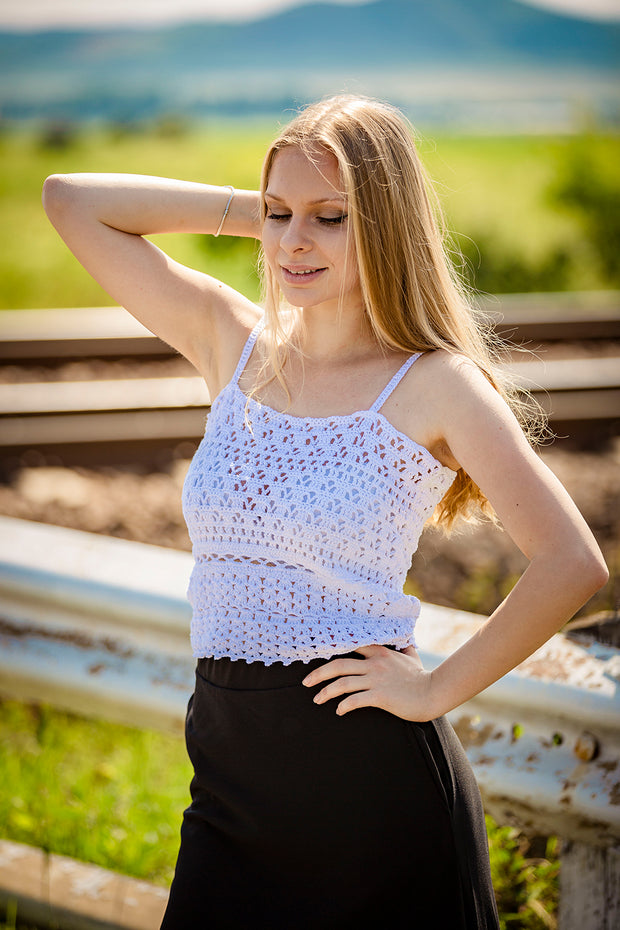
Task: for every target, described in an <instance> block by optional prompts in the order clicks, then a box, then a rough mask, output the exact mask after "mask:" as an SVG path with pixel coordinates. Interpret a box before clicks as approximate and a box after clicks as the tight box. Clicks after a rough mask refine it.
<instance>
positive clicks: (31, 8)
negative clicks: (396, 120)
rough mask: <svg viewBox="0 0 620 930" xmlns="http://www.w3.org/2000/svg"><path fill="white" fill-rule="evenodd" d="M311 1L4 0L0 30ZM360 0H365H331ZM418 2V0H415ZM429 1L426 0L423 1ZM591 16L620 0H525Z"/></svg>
mask: <svg viewBox="0 0 620 930" xmlns="http://www.w3.org/2000/svg"><path fill="white" fill-rule="evenodd" d="M303 2H306V3H307V2H309V0H224V2H222V0H0V29H45V28H54V27H63V26H70V27H71V26H87V27H96V26H116V25H149V24H157V23H167V22H179V21H187V20H195V19H212V20H226V21H232V20H243V19H257V18H260V17H261V16H265V15H267V14H269V13H274V12H276V11H279V10H283V9H286V8H290V7H293V6H299V5H300V4H301V3H303ZM331 2H335V3H348V4H351V3H356V2H357V3H358V2H360V0H331ZM412 2H413V0H412ZM423 2H426V0H423ZM523 2H526V3H529V5H530V6H538V7H543V8H546V9H551V10H555V11H559V12H562V11H563V12H568V13H572V14H577V15H580V16H582V17H584V18H586V19H601V18H604V19H615V20H620V0H523Z"/></svg>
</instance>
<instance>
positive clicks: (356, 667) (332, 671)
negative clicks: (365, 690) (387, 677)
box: [302, 659, 365, 688]
mask: <svg viewBox="0 0 620 930" xmlns="http://www.w3.org/2000/svg"><path fill="white" fill-rule="evenodd" d="M364 671H365V669H364V662H361V661H360V660H359V659H332V661H331V662H326V663H325V664H324V665H320V666H319V667H318V668H315V669H313V670H312V671H311V672H310V674H309V675H306V677H305V678H304V679H303V681H302V685H305V686H306V687H307V688H309V687H311V686H312V685H320V684H321V682H323V681H329V679H330V678H337V677H338V676H339V675H363V674H364Z"/></svg>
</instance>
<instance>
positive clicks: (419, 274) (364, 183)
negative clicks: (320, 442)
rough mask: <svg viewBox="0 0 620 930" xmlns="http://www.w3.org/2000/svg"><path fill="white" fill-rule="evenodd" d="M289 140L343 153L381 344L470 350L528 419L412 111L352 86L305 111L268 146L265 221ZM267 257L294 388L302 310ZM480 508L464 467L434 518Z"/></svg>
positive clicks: (313, 150) (281, 356) (371, 318)
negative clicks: (451, 237) (460, 254)
mask: <svg viewBox="0 0 620 930" xmlns="http://www.w3.org/2000/svg"><path fill="white" fill-rule="evenodd" d="M288 146H296V147H298V148H300V149H301V150H302V151H304V153H305V154H306V155H307V156H308V157H309V158H312V157H316V155H317V151H318V152H320V151H321V150H327V151H328V152H331V153H332V154H333V155H334V156H335V158H336V160H337V162H338V165H339V169H340V177H341V181H342V187H343V193H344V195H345V197H346V199H347V203H348V215H349V234H352V235H353V239H354V246H355V253H356V255H357V261H358V264H359V276H360V283H361V288H362V295H363V299H364V308H365V313H366V316H367V321H368V324H369V325H370V328H371V330H372V332H373V334H374V336H375V337H376V339H377V342H378V344H379V345H380V346H383V347H389V348H390V349H397V350H401V351H404V352H407V353H414V352H426V351H432V350H434V349H444V350H446V351H448V352H453V353H462V354H463V355H465V356H467V357H468V358H469V359H471V361H473V362H474V363H475V364H476V365H477V366H478V368H479V369H480V370H481V371H482V372H483V373H484V375H485V376H486V377H487V379H488V380H489V381H490V383H491V384H492V385H493V386H494V387H495V388H496V390H497V391H498V392H499V393H500V394H501V395H502V396H503V397H504V398H505V399H506V400H507V402H508V403H509V404H510V406H511V407H512V408H513V410H515V412H516V413H517V414H518V415H519V417H520V419H521V420H522V421H523V420H524V416H523V410H522V409H521V408H522V407H524V405H523V404H522V403H520V402H519V400H518V398H517V396H516V392H515V391H513V390H512V389H511V387H510V385H509V384H508V382H507V379H506V377H505V375H504V374H503V372H501V370H500V369H499V366H498V359H499V357H500V345H499V342H498V340H497V339H496V338H495V337H494V336H493V335H492V333H491V332H490V327H489V324H488V322H487V321H486V319H485V318H482V316H481V314H479V313H478V312H477V311H476V310H475V309H474V308H473V307H472V306H471V302H470V300H469V299H468V295H467V293H466V290H465V288H464V287H463V286H462V285H461V283H460V282H459V280H458V276H457V275H456V273H455V270H454V267H453V264H452V262H451V261H450V260H449V259H448V257H447V251H446V248H445V246H444V239H445V237H444V235H443V232H442V230H443V224H442V219H441V211H440V208H439V204H438V202H437V198H436V196H435V194H434V191H433V188H432V186H431V185H430V183H429V182H428V179H427V177H426V172H425V170H424V168H423V166H422V164H421V162H420V159H419V157H418V153H417V151H416V147H415V144H414V140H413V135H412V129H411V127H410V125H409V124H408V122H407V121H406V120H405V118H404V117H403V115H402V114H401V113H400V112H399V111H398V110H397V109H396V108H395V107H392V106H390V105H389V104H385V103H381V102H378V101H375V100H371V99H368V98H365V97H355V96H349V95H340V96H337V97H331V98H329V99H327V100H324V101H321V102H319V103H315V104H313V105H311V106H309V107H307V108H306V109H304V110H302V111H301V113H299V115H298V116H297V117H296V118H295V119H294V120H293V121H292V122H291V123H290V124H289V125H288V126H286V127H285V128H284V130H283V131H282V132H281V134H280V135H279V136H278V138H277V139H275V141H274V142H273V143H272V144H271V146H270V148H269V149H268V151H267V154H266V157H265V161H264V164H263V171H262V178H261V194H262V211H263V212H262V219H263V221H264V219H265V215H266V207H265V190H266V187H267V183H268V181H269V175H270V172H271V169H272V166H273V163H274V159H275V157H276V155H277V154H278V152H280V151H281V150H282V149H284V148H286V147H288ZM262 266H263V286H264V298H265V313H266V332H267V334H268V339H269V358H268V364H269V365H270V367H271V371H272V372H273V373H274V374H273V376H272V377H275V378H277V379H278V380H279V381H280V383H281V384H282V385H283V387H284V388H285V390H287V388H286V384H285V381H284V378H283V375H282V367H283V365H284V362H285V360H286V357H287V353H288V351H289V349H290V348H291V343H290V340H289V335H290V331H291V321H292V320H294V319H295V312H294V310H293V311H292V312H291V313H289V314H286V315H283V314H282V312H281V303H282V295H281V293H280V289H279V286H278V284H277V281H276V278H275V275H274V274H273V272H272V271H271V269H270V268H269V267H268V265H267V264H266V262H263V263H262ZM287 393H288V390H287ZM481 512H483V513H486V514H487V515H488V516H491V517H492V516H493V512H492V509H491V507H490V505H489V503H488V501H487V500H486V498H485V497H484V495H483V494H482V492H481V491H480V489H479V488H478V487H477V485H476V484H475V483H474V482H473V481H472V479H471V478H470V477H469V476H468V475H467V474H466V473H465V471H464V470H463V469H460V470H459V471H458V472H457V474H456V478H455V480H454V482H453V484H452V486H451V487H450V489H449V490H448V492H447V493H446V495H445V496H444V498H443V499H442V500H441V501H440V503H439V505H438V507H437V509H436V512H435V514H434V517H433V522H435V523H436V524H438V525H441V526H443V527H444V528H445V529H449V528H450V527H451V526H452V524H453V523H454V522H455V520H456V518H457V517H459V518H463V519H466V520H472V519H475V518H476V516H477V515H478V516H479V515H480V513H481Z"/></svg>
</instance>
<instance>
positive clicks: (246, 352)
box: [230, 315, 265, 384]
mask: <svg viewBox="0 0 620 930" xmlns="http://www.w3.org/2000/svg"><path fill="white" fill-rule="evenodd" d="M264 326H265V317H264V315H263V316H262V317H261V318H260V320H259V321H258V323H257V324H256V326H255V327H254V329H253V330H252V332H251V333H250V335H249V336H248V340H247V342H246V344H245V345H244V347H243V352H242V353H241V358H240V359H239V361H238V362H237V367H236V368H235V373H234V375H233V376H232V378H231V381H230V383H231V384H236V383H237V381H238V380H239V378H240V376H241V372H242V371H243V369H244V368H245V364H246V362H247V360H248V359H249V357H250V352H251V351H252V349H253V348H254V343H255V342H256V340H257V339H258V337H259V335H260V333H261V332H262V330H263V328H264Z"/></svg>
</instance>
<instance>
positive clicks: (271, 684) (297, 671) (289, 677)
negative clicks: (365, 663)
mask: <svg viewBox="0 0 620 930" xmlns="http://www.w3.org/2000/svg"><path fill="white" fill-rule="evenodd" d="M341 657H344V658H347V659H350V658H353V659H363V656H361V655H360V654H359V653H357V652H349V653H344V654H341V655H339V656H333V658H341ZM326 661H328V660H327V659H323V658H322V659H311V660H310V661H309V662H302V661H300V660H297V661H294V662H291V663H290V664H289V665H285V664H284V663H283V662H272V663H271V665H265V663H264V662H261V661H260V660H256V661H253V662H246V661H245V659H231V658H228V657H224V658H221V659H215V658H213V657H212V656H209V657H208V658H202V659H198V662H197V665H196V671H197V672H198V674H199V675H200V677H201V678H204V679H205V681H208V682H209V683H210V684H212V685H215V686H216V687H217V688H227V689H230V690H234V691H245V690H247V691H262V690H265V691H266V690H268V689H271V688H291V687H295V686H296V685H300V684H301V682H302V680H303V679H304V678H305V677H306V675H309V674H310V672H311V671H312V669H313V668H317V667H318V666H319V665H324V664H325V662H326Z"/></svg>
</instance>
